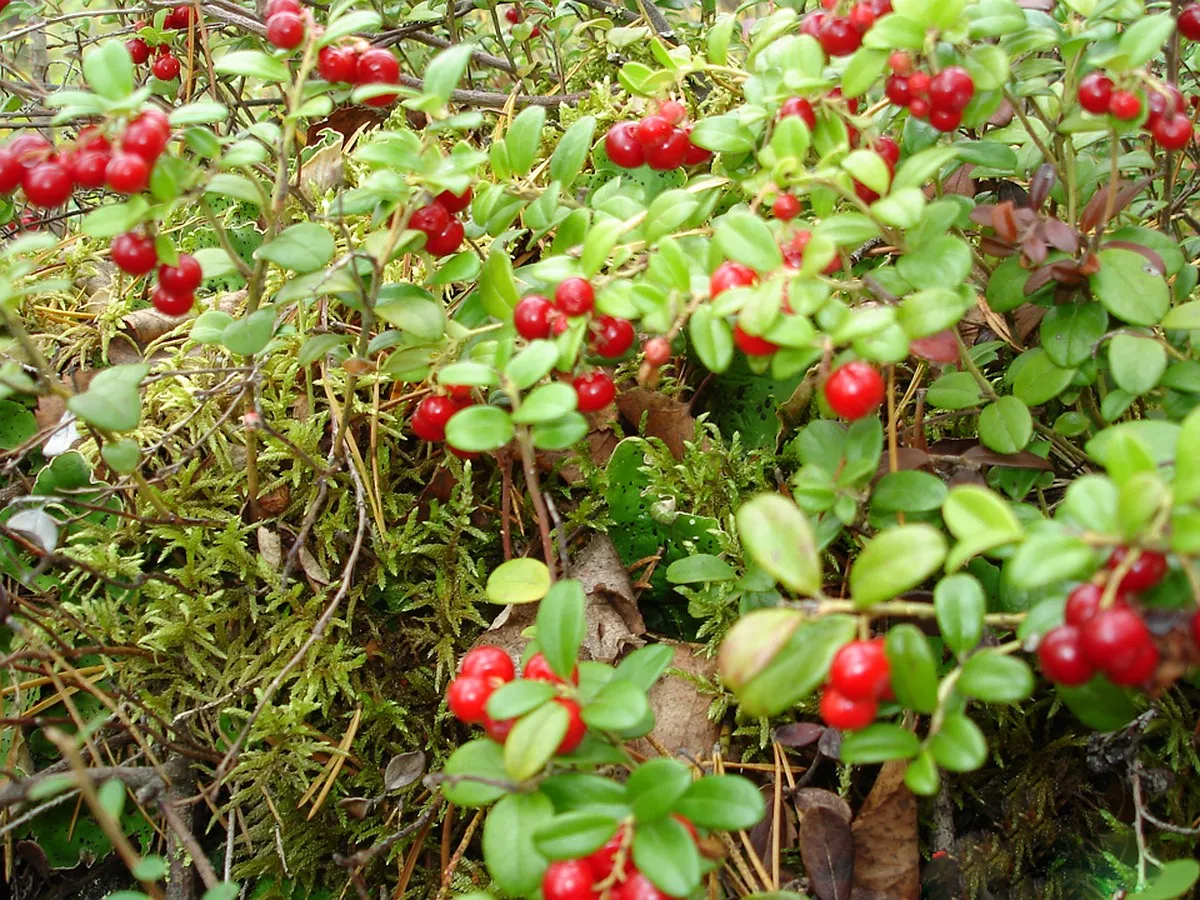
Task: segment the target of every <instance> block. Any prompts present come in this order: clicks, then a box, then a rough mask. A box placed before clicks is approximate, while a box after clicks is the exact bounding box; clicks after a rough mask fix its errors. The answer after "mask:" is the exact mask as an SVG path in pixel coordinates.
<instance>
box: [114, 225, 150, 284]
mask: <svg viewBox="0 0 1200 900" xmlns="http://www.w3.org/2000/svg"><path fill="white" fill-rule="evenodd" d="M111 249H112V261H113V265H115V266H116V267H117V268H118V269H120V270H121V271H122V272H125V273H126V274H127V275H145V274H146V273H147V272H150V271H152V270H153V269H154V267H155V266H156V265H158V252H157V251H156V250H155V249H154V239H153V238H152V237H150V236H149V235H145V234H138V233H137V232H135V231H127V232H125V233H124V234H118V235H117V236H116V237H115V238H113V239H112V245H111Z"/></svg>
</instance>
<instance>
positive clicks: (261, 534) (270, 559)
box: [257, 525, 283, 569]
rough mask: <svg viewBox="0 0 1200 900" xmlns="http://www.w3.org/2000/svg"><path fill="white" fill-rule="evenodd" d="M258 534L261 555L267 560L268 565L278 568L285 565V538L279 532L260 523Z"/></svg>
mask: <svg viewBox="0 0 1200 900" xmlns="http://www.w3.org/2000/svg"><path fill="white" fill-rule="evenodd" d="M257 536H258V552H259V555H261V556H262V558H263V559H264V560H265V561H266V563H267V566H268V567H270V568H272V569H278V568H279V567H280V566H281V565H283V540H282V539H281V538H280V537H279V532H278V531H272V530H271V529H270V528H267V527H266V526H265V525H260V526H258V531H257Z"/></svg>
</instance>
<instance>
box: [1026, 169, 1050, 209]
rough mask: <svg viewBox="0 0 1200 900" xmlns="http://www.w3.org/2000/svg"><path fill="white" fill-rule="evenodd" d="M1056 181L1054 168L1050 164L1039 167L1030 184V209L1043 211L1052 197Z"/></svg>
mask: <svg viewBox="0 0 1200 900" xmlns="http://www.w3.org/2000/svg"><path fill="white" fill-rule="evenodd" d="M1054 180H1055V179H1054V166H1052V165H1050V163H1042V164H1041V165H1040V166H1038V170H1037V171H1036V172H1034V173H1033V179H1032V180H1031V181H1030V182H1029V207H1030V209H1035V210H1039V211H1040V210H1041V208H1042V207H1043V206H1044V205H1045V203H1046V198H1047V197H1049V196H1050V189H1051V188H1053V187H1054Z"/></svg>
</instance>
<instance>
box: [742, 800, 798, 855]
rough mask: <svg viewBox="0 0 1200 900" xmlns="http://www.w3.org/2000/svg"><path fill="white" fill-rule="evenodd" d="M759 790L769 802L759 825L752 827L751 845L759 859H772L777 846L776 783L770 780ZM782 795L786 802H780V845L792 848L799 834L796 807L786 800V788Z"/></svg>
mask: <svg viewBox="0 0 1200 900" xmlns="http://www.w3.org/2000/svg"><path fill="white" fill-rule="evenodd" d="M759 790H760V792H761V793H762V795H763V799H764V800H765V801H766V802H767V813H766V815H764V816H763V817H762V818H761V819H759V821H758V824H757V825H755V826H754V827H753V828H752V829H750V846H751V847H753V848H754V853H755V855H756V856H758V858H759V859H770V858H771V854H772V853H773V852H774V850H773V848H774V846H775V841H774V835H775V784H774V782H770V781H768V782H767V783H766V784H764V785H763V786H762V787H761V788H759ZM782 796H783V798H784V802H783V803H781V804H780V806H781V807H782V808H781V809H780V811H779V823H780V826H781V828H780V835H779V846H780V847H781V848H783V849H788V850H790V849H791V848H792V847H795V846H796V841H797V839H798V835H799V832H798V831H797V829H796V809H795V807H794V806H792V805H791V804H790V803H788V802H786V800H787V790H786V788H785V789H784V791H783V793H782Z"/></svg>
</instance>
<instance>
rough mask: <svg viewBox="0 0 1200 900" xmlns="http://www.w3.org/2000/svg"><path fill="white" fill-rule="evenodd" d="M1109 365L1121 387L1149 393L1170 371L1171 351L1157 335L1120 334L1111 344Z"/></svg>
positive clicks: (1114, 378) (1134, 392) (1109, 347)
mask: <svg viewBox="0 0 1200 900" xmlns="http://www.w3.org/2000/svg"><path fill="white" fill-rule="evenodd" d="M1108 364H1109V368H1110V369H1111V370H1112V376H1113V381H1115V382H1116V383H1117V387H1119V388H1121V389H1122V390H1125V391H1128V392H1129V393H1131V394H1137V395H1141V394H1148V393H1149V392H1150V391H1152V390H1154V389H1155V388H1156V387H1158V382H1159V381H1160V380H1161V379H1162V377H1163V373H1164V372H1166V371H1167V351H1166V349H1165V348H1164V347H1163V345H1162V344H1160V343H1159V342H1158V341H1157V340H1155V339H1154V338H1151V337H1141V336H1138V335H1133V334H1118V335H1116V336H1114V337H1113V339H1112V340H1111V341H1110V342H1109V344H1108Z"/></svg>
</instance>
